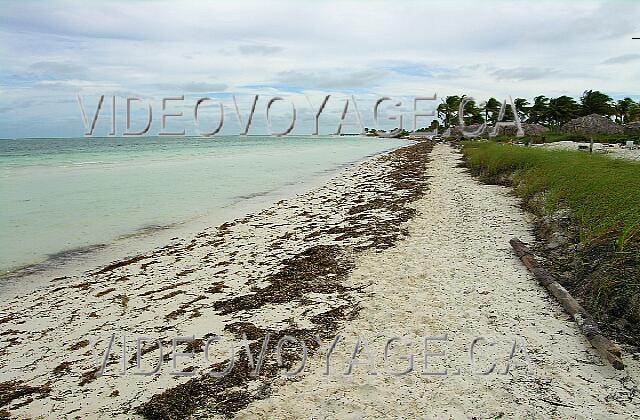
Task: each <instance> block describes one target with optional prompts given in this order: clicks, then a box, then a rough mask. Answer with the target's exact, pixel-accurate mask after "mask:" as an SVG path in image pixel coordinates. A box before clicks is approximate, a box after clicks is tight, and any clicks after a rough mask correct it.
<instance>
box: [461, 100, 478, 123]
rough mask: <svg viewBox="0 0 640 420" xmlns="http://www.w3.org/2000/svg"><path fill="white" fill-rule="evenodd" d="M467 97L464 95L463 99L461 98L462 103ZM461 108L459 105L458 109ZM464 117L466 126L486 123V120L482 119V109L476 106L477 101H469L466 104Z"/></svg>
mask: <svg viewBox="0 0 640 420" xmlns="http://www.w3.org/2000/svg"><path fill="white" fill-rule="evenodd" d="M466 96H467V95H462V97H461V98H460V102H462V100H463V99H464V98H465V97H466ZM459 106H460V104H458V107H459ZM458 111H459V110H458ZM462 117H463V118H464V122H465V124H482V123H483V122H484V118H482V112H481V110H480V108H478V107H477V106H476V102H475V101H468V102H467V103H465V104H464V110H463V115H462Z"/></svg>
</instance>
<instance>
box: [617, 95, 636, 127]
mask: <svg viewBox="0 0 640 420" xmlns="http://www.w3.org/2000/svg"><path fill="white" fill-rule="evenodd" d="M634 105H635V102H633V99H631V98H624V99H621V100H619V101H618V102H616V104H615V106H614V109H615V113H616V122H619V123H621V124H624V123H626V122H628V120H629V111H630V110H631V108H632V107H633V106H634Z"/></svg>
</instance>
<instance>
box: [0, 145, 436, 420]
mask: <svg viewBox="0 0 640 420" xmlns="http://www.w3.org/2000/svg"><path fill="white" fill-rule="evenodd" d="M407 151H412V152H413V154H411V153H408V152H407ZM427 151H428V146H427V145H415V146H409V147H408V148H404V149H399V150H398V151H396V152H391V153H390V154H387V155H383V156H380V157H376V158H374V159H371V160H369V161H366V162H364V163H362V164H361V165H359V166H356V167H354V168H351V169H348V170H347V171H345V172H344V173H342V174H341V175H340V176H338V177H336V178H333V179H332V180H330V181H329V182H328V183H326V184H325V185H323V186H321V187H319V188H317V189H315V190H313V191H310V192H309V193H307V194H303V195H301V196H298V197H296V198H294V199H291V200H283V201H280V202H278V203H277V204H276V205H274V206H271V207H269V208H266V209H264V210H262V211H260V212H258V213H255V214H253V215H250V216H248V217H245V218H242V219H239V220H236V221H234V222H231V223H225V224H223V225H221V226H220V227H218V228H208V229H205V230H203V231H201V232H200V233H199V234H197V235H196V236H195V237H194V238H189V239H181V240H176V241H173V242H172V243H170V244H168V245H166V246H164V247H161V248H159V249H156V250H155V251H153V252H151V253H149V254H144V255H139V256H134V257H132V258H130V259H128V260H121V261H116V262H113V263H111V264H109V265H106V266H102V267H99V268H93V269H92V270H91V271H89V272H86V273H83V274H78V275H74V276H63V277H60V278H55V279H50V282H51V285H50V286H47V287H45V288H42V289H38V290H35V291H33V292H31V293H29V294H27V295H23V296H18V297H17V298H15V299H13V300H12V301H11V302H9V303H7V304H5V305H4V306H3V310H2V315H1V316H0V329H1V330H0V331H1V332H0V333H1V334H2V348H1V349H0V351H1V352H2V354H3V357H2V359H0V372H1V378H0V380H1V381H2V382H3V384H4V388H6V389H3V390H4V391H7V390H8V393H7V394H6V395H7V399H9V400H10V401H8V403H6V404H5V406H4V407H3V408H4V409H8V410H9V411H10V412H11V413H12V415H18V416H26V415H29V416H34V417H35V416H38V415H44V416H47V415H52V414H53V415H56V416H81V417H84V416H95V415H104V416H114V415H121V416H124V417H128V416H131V415H133V414H134V413H133V410H134V409H135V408H136V407H139V406H140V405H141V404H143V403H144V402H145V401H147V400H148V399H149V398H151V396H153V395H154V394H157V393H159V392H162V391H164V390H166V389H168V388H171V387H173V386H176V385H178V384H180V383H185V382H186V381H188V379H189V378H187V377H179V378H176V377H175V376H173V375H170V373H169V372H170V370H171V366H170V363H168V362H165V363H164V368H163V369H162V371H161V375H159V376H153V377H144V376H135V375H133V374H131V370H133V368H135V344H136V343H135V337H136V336H137V335H145V336H149V337H151V338H154V339H155V338H158V339H161V340H163V342H164V343H165V344H167V345H169V346H170V344H171V343H170V342H171V339H172V338H173V337H175V336H183V335H188V336H190V335H195V336H196V337H197V338H202V337H204V336H205V335H207V334H211V333H216V334H224V335H225V337H229V339H230V340H236V341H239V339H240V336H241V333H242V332H243V331H246V332H249V333H250V332H251V331H252V330H254V329H255V328H256V326H258V328H265V329H269V330H271V331H274V332H278V331H280V330H287V329H291V328H297V329H298V330H299V331H300V332H301V333H304V334H308V335H311V334H312V333H316V332H317V331H318V328H324V327H327V328H328V329H331V330H333V329H335V325H334V324H335V322H336V321H337V320H338V319H339V318H340V317H339V316H337V314H336V313H335V312H331V311H332V310H334V309H336V308H339V307H347V306H349V305H351V304H352V298H351V297H350V295H351V291H350V290H348V289H346V288H344V287H342V286H341V284H340V283H341V281H342V279H343V277H344V276H345V275H346V274H347V272H348V271H349V270H350V269H351V268H352V264H351V260H352V254H353V253H354V252H358V250H362V249H368V248H377V249H384V248H386V247H389V246H391V245H392V244H393V243H394V242H395V241H397V240H398V239H399V238H400V237H401V236H402V232H401V231H400V224H401V222H402V221H403V220H407V219H408V218H409V217H410V216H411V214H412V212H413V211H412V210H411V209H407V208H405V207H404V204H403V203H405V202H408V201H409V200H410V199H411V198H412V196H413V195H416V194H419V193H420V191H421V190H422V189H423V188H424V185H425V180H424V179H423V178H422V177H421V176H419V175H422V173H423V171H424V166H425V164H426V161H425V159H424V158H425V154H426V152H427ZM407 154H410V155H411V156H412V157H413V158H414V159H415V161H416V162H417V167H416V168H415V169H414V171H413V173H412V171H411V168H410V167H408V166H407V165H405V167H400V166H401V163H402V162H403V158H402V156H403V155H407ZM404 160H407V159H404ZM409 160H410V159H409ZM409 163H411V161H410V162H409ZM399 165H400V166H399ZM409 166H411V165H409ZM400 176H408V177H412V178H413V180H405V179H401V178H400ZM394 183H395V184H394ZM306 261H310V263H311V264H308V263H307V262H306ZM287 270H289V271H287ZM298 273H300V276H298ZM278 280H280V281H281V282H282V284H281V286H282V287H279V288H275V289H274V288H271V289H269V285H270V284H273V283H275V282H276V281H278ZM307 280H311V281H307ZM294 281H295V282H297V283H296V284H297V286H296V287H293V288H291V287H289V285H290V284H291V283H292V282H294ZM318 282H320V283H321V284H318ZM256 296H257V297H259V298H260V299H255V297H256ZM111 334H116V335H117V336H118V339H117V342H116V344H115V345H114V353H115V354H113V355H112V356H113V357H112V359H113V360H112V361H111V362H110V365H109V367H108V369H107V370H108V373H107V375H105V376H102V377H100V378H98V379H96V378H95V371H96V364H95V362H94V360H93V357H92V354H91V351H90V350H89V346H88V345H87V341H86V340H87V336H88V335H93V336H95V337H96V338H97V339H98V340H99V341H98V345H97V347H98V348H99V349H100V354H102V351H103V349H104V348H105V347H106V343H107V342H108V339H109V338H110V336H111ZM123 334H125V335H127V336H128V337H130V342H129V343H128V345H127V354H126V359H127V360H128V363H127V365H126V366H127V368H128V369H130V371H129V372H128V373H127V374H126V375H123V376H117V373H118V371H117V369H118V368H119V367H120V365H119V357H118V356H119V354H120V353H119V352H120V351H121V345H120V342H121V339H122V335H123ZM182 347H185V346H184V345H183V346H182ZM220 353H221V354H218V355H213V354H211V355H210V360H211V361H214V360H216V357H217V358H218V359H219V361H221V362H222V361H224V360H225V359H224V358H225V357H226V353H225V352H224V351H221V352H220ZM198 355H201V353H198ZM131 356H133V360H131ZM154 357H155V359H154ZM157 357H158V356H157V352H155V353H154V352H148V353H145V354H144V357H143V367H148V366H152V365H153V363H154V360H156V359H157ZM187 362H188V361H187ZM194 364H195V365H196V366H197V369H198V370H201V371H205V370H206V369H207V368H208V367H209V364H205V363H204V361H203V360H202V359H199V360H198V362H197V363H194ZM187 367H189V364H188V363H187V364H184V365H183V366H180V369H184V368H187ZM14 380H17V381H20V382H8V381H14ZM11 390H14V392H13V393H12V392H11ZM22 394H25V395H22ZM16 396H18V397H17V398H12V397H16ZM241 399H242V400H246V401H248V400H249V399H250V396H247V397H246V398H245V397H243V398H241Z"/></svg>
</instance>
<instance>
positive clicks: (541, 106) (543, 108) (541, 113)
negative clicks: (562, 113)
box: [527, 95, 549, 124]
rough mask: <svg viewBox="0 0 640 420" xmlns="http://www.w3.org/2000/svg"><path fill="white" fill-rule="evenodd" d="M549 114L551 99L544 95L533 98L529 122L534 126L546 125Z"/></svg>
mask: <svg viewBox="0 0 640 420" xmlns="http://www.w3.org/2000/svg"><path fill="white" fill-rule="evenodd" d="M548 113H549V98H547V97H546V96H544V95H540V96H536V97H535V98H533V105H532V106H531V108H529V118H528V120H527V122H530V123H534V124H546V122H547V116H548Z"/></svg>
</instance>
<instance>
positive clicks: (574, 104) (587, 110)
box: [434, 90, 640, 128]
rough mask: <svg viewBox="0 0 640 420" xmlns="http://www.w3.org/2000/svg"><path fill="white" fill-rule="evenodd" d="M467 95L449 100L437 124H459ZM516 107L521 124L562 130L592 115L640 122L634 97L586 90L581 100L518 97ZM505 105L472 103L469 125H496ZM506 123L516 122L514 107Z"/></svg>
mask: <svg viewBox="0 0 640 420" xmlns="http://www.w3.org/2000/svg"><path fill="white" fill-rule="evenodd" d="M465 96H466V95H462V96H458V95H453V96H447V97H445V98H444V99H443V100H442V103H441V104H440V105H438V108H437V113H438V118H439V119H440V122H438V121H435V122H434V125H442V126H444V127H445V128H449V127H452V126H455V125H458V113H459V108H460V104H461V103H462V101H463V99H464V98H465ZM513 104H514V105H515V107H516V109H517V111H518V117H519V119H520V121H521V122H525V123H529V124H542V125H545V126H548V127H551V128H555V127H559V126H561V125H563V124H565V123H566V122H568V121H570V120H572V119H574V118H577V117H581V116H585V115H591V114H599V115H603V116H606V117H609V118H613V119H614V121H615V122H617V123H620V124H624V123H628V122H631V121H640V101H638V102H635V101H634V100H633V99H631V98H624V99H620V100H618V101H614V100H613V99H612V98H611V97H610V96H609V95H607V94H605V93H602V92H600V91H597V90H585V91H584V92H583V93H582V96H580V99H579V101H576V100H575V99H574V98H572V97H570V96H566V95H562V96H558V97H557V98H548V97H546V96H544V95H539V96H536V97H535V98H533V103H530V102H529V101H528V100H527V99H524V98H516V99H514V100H513ZM501 106H502V102H500V101H498V100H497V99H495V98H489V100H487V101H485V102H483V103H481V104H479V105H476V103H475V101H468V102H467V103H466V104H465V107H464V116H463V118H464V121H465V124H482V123H484V122H487V123H489V124H495V123H496V121H497V120H498V116H499V113H500V108H501ZM502 120H503V121H509V120H513V111H512V110H511V105H509V104H507V105H506V107H505V113H504V118H503V119H502Z"/></svg>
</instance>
